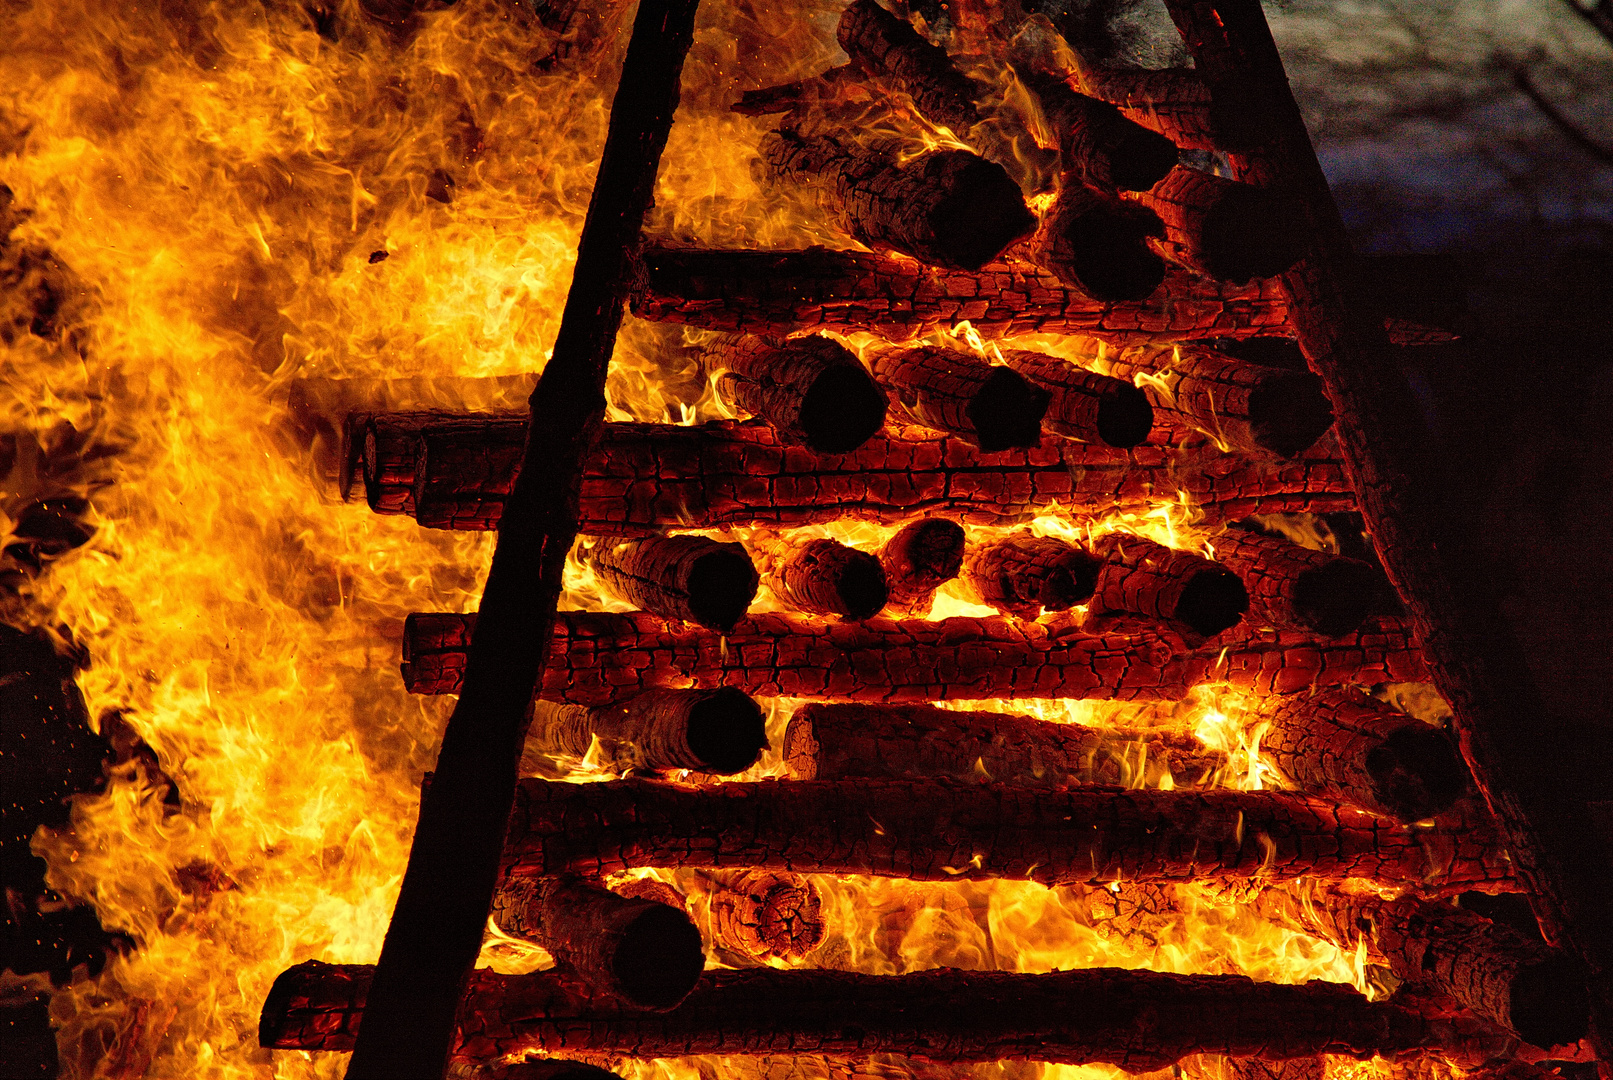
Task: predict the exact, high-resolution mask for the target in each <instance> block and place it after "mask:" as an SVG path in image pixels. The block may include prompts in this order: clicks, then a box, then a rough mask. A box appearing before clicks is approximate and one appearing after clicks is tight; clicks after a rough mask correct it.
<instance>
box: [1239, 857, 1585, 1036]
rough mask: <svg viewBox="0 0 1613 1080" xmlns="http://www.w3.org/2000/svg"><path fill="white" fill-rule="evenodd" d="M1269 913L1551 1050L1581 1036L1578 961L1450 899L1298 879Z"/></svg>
mask: <svg viewBox="0 0 1613 1080" xmlns="http://www.w3.org/2000/svg"><path fill="white" fill-rule="evenodd" d="M1254 907H1255V910H1256V911H1258V912H1259V913H1260V914H1261V915H1263V916H1265V917H1266V918H1268V919H1272V920H1274V921H1277V922H1280V923H1283V924H1286V925H1288V926H1291V927H1293V928H1295V929H1297V930H1302V931H1304V932H1305V933H1308V934H1312V935H1314V936H1316V937H1319V938H1322V939H1323V940H1325V941H1330V942H1332V943H1333V944H1335V945H1337V946H1339V947H1340V948H1342V949H1347V950H1351V951H1354V950H1356V949H1359V948H1361V947H1362V946H1364V947H1365V949H1366V953H1367V958H1368V959H1369V960H1370V961H1371V962H1373V963H1375V964H1381V965H1383V966H1385V967H1387V968H1389V970H1390V971H1392V972H1393V973H1394V974H1395V975H1396V976H1397V977H1399V978H1401V979H1404V980H1405V981H1407V982H1408V983H1411V984H1413V985H1414V986H1417V987H1419V988H1423V989H1427V990H1432V991H1434V992H1436V993H1439V994H1443V995H1445V996H1446V997H1449V998H1452V999H1454V1000H1456V1001H1457V1002H1459V1003H1461V1004H1462V1005H1464V1006H1466V1007H1467V1008H1469V1009H1472V1010H1473V1011H1474V1012H1475V1013H1477V1014H1478V1015H1479V1016H1482V1017H1485V1018H1486V1019H1488V1020H1492V1021H1494V1022H1495V1023H1497V1024H1500V1025H1502V1026H1503V1027H1506V1028H1508V1029H1509V1030H1511V1031H1514V1032H1516V1033H1517V1034H1518V1035H1519V1036H1520V1037H1522V1038H1523V1039H1524V1040H1525V1041H1527V1042H1529V1043H1532V1044H1533V1045H1535V1046H1538V1047H1541V1048H1542V1049H1546V1050H1549V1049H1551V1048H1552V1047H1554V1046H1561V1045H1564V1044H1567V1043H1573V1042H1577V1041H1579V1040H1580V1039H1582V1038H1584V1037H1585V1035H1586V1034H1587V1032H1588V1028H1589V1017H1590V1005H1589V1001H1588V999H1587V997H1586V993H1585V977H1584V972H1583V971H1582V970H1580V967H1579V962H1578V961H1577V960H1576V959H1575V958H1574V957H1572V956H1571V955H1570V954H1568V953H1565V952H1563V951H1562V950H1561V949H1553V948H1551V947H1550V946H1548V945H1546V944H1545V943H1544V942H1542V941H1539V940H1535V941H1530V940H1528V939H1526V938H1524V937H1522V936H1521V935H1519V934H1518V933H1517V932H1515V931H1513V930H1512V929H1510V928H1508V927H1506V926H1503V925H1501V924H1499V923H1495V922H1491V921H1490V920H1489V919H1486V918H1483V917H1482V916H1480V915H1477V914H1475V913H1473V912H1471V911H1467V910H1465V909H1463V908H1460V907H1456V906H1454V905H1453V904H1451V903H1449V902H1432V901H1426V900H1419V899H1417V898H1415V897H1402V898H1400V899H1396V900H1385V899H1383V898H1381V897H1378V896H1375V895H1371V894H1366V893H1360V892H1354V891H1345V890H1342V889H1337V888H1332V887H1328V886H1326V885H1322V884H1308V883H1297V884H1295V885H1292V886H1288V887H1286V888H1284V889H1269V890H1266V891H1264V892H1262V893H1260V894H1259V895H1258V896H1257V897H1256V899H1255V902H1254Z"/></svg>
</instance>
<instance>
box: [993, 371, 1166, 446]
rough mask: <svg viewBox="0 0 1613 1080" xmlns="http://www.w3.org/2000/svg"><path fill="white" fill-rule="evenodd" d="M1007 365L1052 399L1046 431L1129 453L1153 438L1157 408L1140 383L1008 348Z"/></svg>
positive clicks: (1044, 418)
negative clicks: (1140, 388) (1134, 447)
mask: <svg viewBox="0 0 1613 1080" xmlns="http://www.w3.org/2000/svg"><path fill="white" fill-rule="evenodd" d="M1001 352H1002V359H1003V363H1005V364H1007V365H1008V366H1009V367H1011V368H1013V369H1014V370H1015V371H1017V372H1019V373H1020V374H1021V375H1023V376H1024V377H1025V378H1026V379H1028V380H1030V381H1031V382H1032V383H1035V384H1036V385H1037V386H1040V387H1041V388H1042V389H1044V390H1046V391H1047V392H1048V393H1049V394H1051V395H1052V401H1051V402H1050V403H1049V405H1048V409H1047V415H1046V416H1044V417H1043V418H1042V427H1043V429H1045V430H1047V431H1051V432H1052V433H1053V434H1055V435H1063V436H1064V437H1065V438H1068V439H1079V440H1080V441H1082V442H1101V443H1103V444H1104V445H1105V446H1113V447H1117V448H1120V449H1129V448H1130V447H1133V446H1136V445H1137V444H1139V443H1141V442H1143V441H1145V440H1146V439H1147V438H1148V435H1149V432H1150V431H1152V430H1153V427H1154V407H1153V405H1151V404H1150V403H1149V401H1148V395H1146V394H1144V393H1143V392H1142V391H1141V390H1139V389H1138V388H1137V387H1136V385H1134V384H1133V383H1131V382H1129V381H1127V380H1125V379H1117V378H1115V377H1114V376H1112V375H1100V374H1098V373H1097V372H1096V371H1088V370H1087V369H1085V368H1082V367H1078V366H1076V365H1075V364H1072V363H1070V362H1069V361H1068V360H1063V359H1060V358H1059V357H1056V356H1048V355H1047V354H1046V353H1039V352H1030V351H1028V350H1025V349H1003V350H1001Z"/></svg>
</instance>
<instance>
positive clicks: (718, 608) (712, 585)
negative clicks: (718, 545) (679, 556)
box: [689, 544, 761, 634]
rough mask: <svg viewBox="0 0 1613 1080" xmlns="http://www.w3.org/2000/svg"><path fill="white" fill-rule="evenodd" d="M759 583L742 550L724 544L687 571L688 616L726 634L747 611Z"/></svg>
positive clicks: (754, 568)
mask: <svg viewBox="0 0 1613 1080" xmlns="http://www.w3.org/2000/svg"><path fill="white" fill-rule="evenodd" d="M760 583H761V578H760V577H759V576H758V575H757V573H756V567H755V566H754V565H753V564H752V563H751V561H750V557H749V556H748V555H746V554H745V551H744V549H743V548H740V547H739V546H738V545H735V544H725V545H723V550H720V551H712V552H711V553H710V554H708V555H702V556H701V557H700V558H698V559H696V560H695V561H694V564H693V565H692V566H691V567H690V568H689V614H690V615H692V616H694V621H695V622H696V623H698V624H700V625H701V626H704V627H708V628H709V629H712V630H715V631H717V632H718V633H722V634H726V633H728V632H730V631H732V630H733V628H734V624H735V623H737V622H739V620H740V619H742V618H744V617H745V612H747V611H749V610H750V606H751V602H752V601H754V600H755V599H756V589H757V586H758V585H759V584H760Z"/></svg>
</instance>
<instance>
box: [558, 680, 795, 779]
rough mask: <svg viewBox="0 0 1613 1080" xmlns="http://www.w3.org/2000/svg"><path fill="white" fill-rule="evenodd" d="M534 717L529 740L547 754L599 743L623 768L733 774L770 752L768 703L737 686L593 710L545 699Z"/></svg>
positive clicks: (664, 694)
mask: <svg viewBox="0 0 1613 1080" xmlns="http://www.w3.org/2000/svg"><path fill="white" fill-rule="evenodd" d="M533 721H534V723H533V725H532V732H531V734H530V735H529V736H528V741H529V742H530V743H532V744H534V745H535V747H537V748H539V749H541V750H542V751H544V752H548V753H554V754H565V755H568V756H571V757H577V758H580V757H584V756H585V755H587V754H588V753H589V751H590V750H591V749H592V748H593V747H594V745H595V742H596V740H597V742H598V747H599V750H598V753H599V754H600V755H602V758H603V760H602V762H601V763H602V764H609V765H613V766H615V767H617V768H620V769H622V770H624V771H625V770H628V769H650V770H655V771H658V772H665V771H668V770H672V769H690V770H693V771H695V772H705V773H715V774H718V775H728V774H733V773H739V772H744V771H745V770H746V769H748V768H750V767H751V766H752V765H754V764H756V760H757V758H759V757H761V754H762V751H763V750H765V749H767V732H766V723H765V721H764V719H763V717H762V710H761V708H760V707H759V706H758V705H757V704H756V702H754V701H752V700H751V699H750V697H749V696H748V695H746V694H745V693H743V692H741V691H739V690H735V689H734V688H732V687H719V688H717V689H715V690H647V691H645V692H644V693H642V694H638V695H636V696H634V697H632V698H629V699H628V700H627V701H625V702H623V703H622V704H620V705H608V706H596V707H594V708H586V707H584V706H580V705H555V704H552V703H549V702H545V701H540V702H538V703H537V705H535V706H534V715H533Z"/></svg>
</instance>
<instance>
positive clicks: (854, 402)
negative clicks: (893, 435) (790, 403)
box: [800, 364, 886, 454]
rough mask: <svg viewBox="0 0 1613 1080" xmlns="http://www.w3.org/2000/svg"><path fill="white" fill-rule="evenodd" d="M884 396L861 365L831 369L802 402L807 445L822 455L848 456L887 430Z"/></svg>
mask: <svg viewBox="0 0 1613 1080" xmlns="http://www.w3.org/2000/svg"><path fill="white" fill-rule="evenodd" d="M885 406H886V401H885V394H884V391H882V390H880V388H879V384H878V383H876V382H874V379H873V376H871V375H869V374H868V372H867V370H866V369H865V368H863V367H862V365H860V364H858V365H856V366H852V365H845V366H837V367H831V368H829V369H828V370H826V371H824V373H823V374H822V375H820V376H818V378H817V379H816V380H814V381H813V383H812V386H811V388H810V389H808V390H807V393H806V397H805V398H804V399H803V400H802V402H801V421H800V422H801V427H802V429H803V430H804V431H805V432H806V436H807V445H808V446H810V447H811V448H812V449H813V450H816V451H817V452H818V453H820V454H849V453H850V452H851V451H853V450H855V449H857V448H858V447H859V446H861V445H862V444H863V443H865V442H867V441H868V440H869V439H871V438H873V437H874V434H875V433H876V432H877V431H879V429H880V428H881V427H884V426H885Z"/></svg>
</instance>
